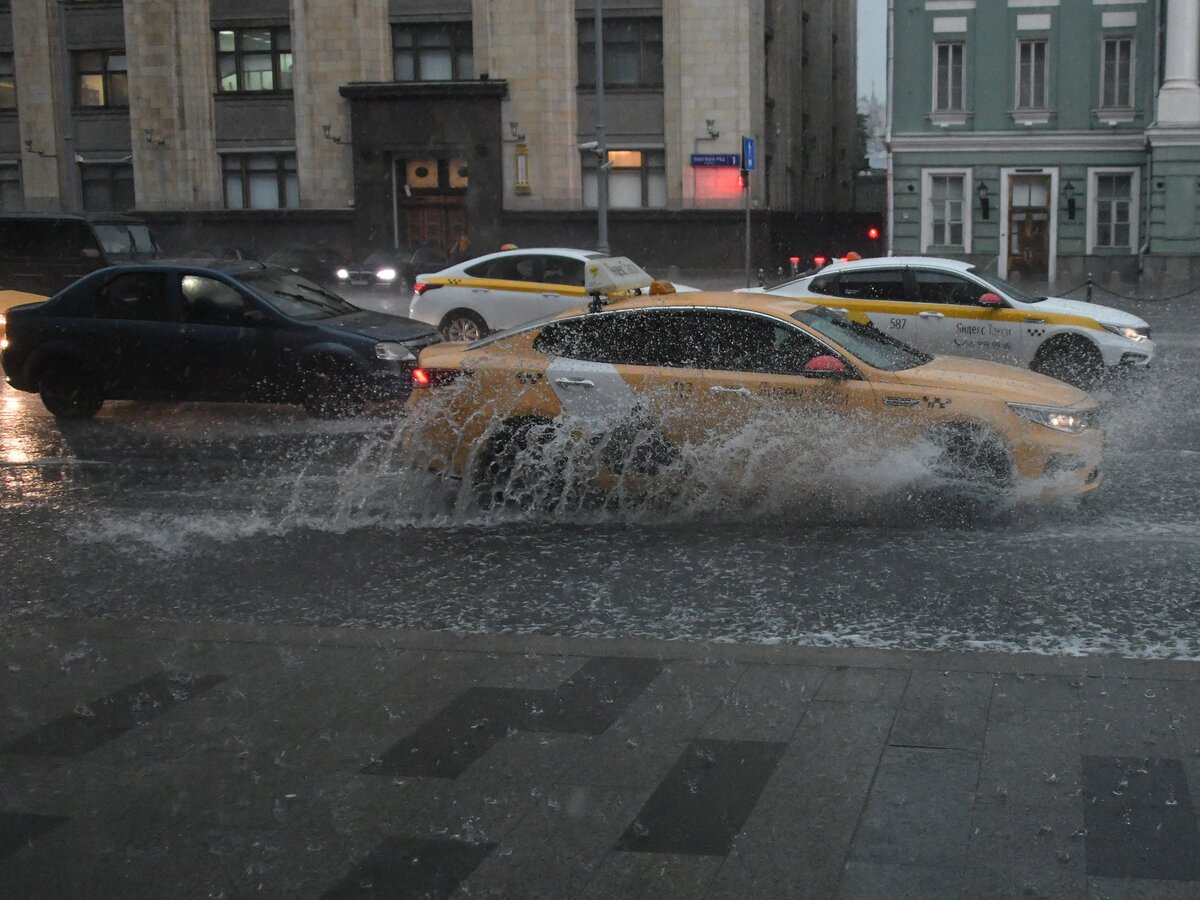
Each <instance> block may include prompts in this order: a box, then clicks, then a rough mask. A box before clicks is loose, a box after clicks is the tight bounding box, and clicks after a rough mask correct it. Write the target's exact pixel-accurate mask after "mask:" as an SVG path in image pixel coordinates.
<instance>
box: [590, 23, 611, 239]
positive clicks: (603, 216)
mask: <svg viewBox="0 0 1200 900" xmlns="http://www.w3.org/2000/svg"><path fill="white" fill-rule="evenodd" d="M593 21H594V23H595V24H594V27H595V29H596V251H597V252H598V253H602V254H604V255H605V256H608V253H609V250H608V168H607V165H608V139H607V137H606V135H605V130H606V129H605V124H604V2H603V0H596V10H595V18H594V20H593Z"/></svg>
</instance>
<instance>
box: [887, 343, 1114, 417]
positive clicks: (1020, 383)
mask: <svg viewBox="0 0 1200 900" xmlns="http://www.w3.org/2000/svg"><path fill="white" fill-rule="evenodd" d="M888 375H889V376H890V377H891V378H892V379H893V380H894V381H896V382H898V383H900V384H906V385H910V386H912V387H922V388H931V389H936V388H943V389H946V390H954V391H969V392H971V393H976V394H989V395H991V396H993V397H995V398H996V399H998V400H1003V401H1005V402H1006V403H1038V404H1041V405H1043V406H1061V407H1092V406H1095V405H1096V404H1095V401H1094V400H1092V398H1091V397H1089V396H1088V395H1087V394H1086V393H1084V392H1083V391H1081V390H1079V388H1076V387H1072V386H1071V385H1069V384H1066V383H1065V382H1062V381H1058V380H1057V379H1055V378H1050V377H1049V376H1047V375H1039V374H1038V373H1037V372H1030V371H1029V370H1028V369H1018V368H1017V367H1016V366H1006V365H1002V364H1001V363H991V362H983V361H981V360H978V359H964V358H962V357H959V356H935V357H934V358H933V361H932V362H928V363H926V364H925V365H923V366H917V367H916V368H915V369H903V370H901V371H899V372H889V373H888Z"/></svg>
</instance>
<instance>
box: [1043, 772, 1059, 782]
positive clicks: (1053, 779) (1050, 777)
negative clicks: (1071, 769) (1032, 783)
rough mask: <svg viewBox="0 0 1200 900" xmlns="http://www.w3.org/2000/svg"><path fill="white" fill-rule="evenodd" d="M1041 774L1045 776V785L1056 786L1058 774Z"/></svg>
mask: <svg viewBox="0 0 1200 900" xmlns="http://www.w3.org/2000/svg"><path fill="white" fill-rule="evenodd" d="M1042 774H1043V775H1045V776H1046V784H1058V773H1057V772H1050V773H1048V774H1047V773H1046V772H1043V773H1042Z"/></svg>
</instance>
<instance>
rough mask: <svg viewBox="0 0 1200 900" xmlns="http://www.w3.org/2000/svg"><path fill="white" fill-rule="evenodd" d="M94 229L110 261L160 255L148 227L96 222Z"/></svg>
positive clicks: (151, 257)
mask: <svg viewBox="0 0 1200 900" xmlns="http://www.w3.org/2000/svg"><path fill="white" fill-rule="evenodd" d="M94 227H95V229H96V237H98V238H99V239H100V246H102V247H103V248H104V253H105V255H106V256H107V257H108V258H109V259H110V260H113V259H153V258H154V257H156V256H161V255H162V251H161V250H160V249H159V246H158V244H157V243H156V242H155V240H154V235H153V234H151V232H150V227H149V226H148V225H138V224H127V223H124V222H97V223H96V225H95V226H94Z"/></svg>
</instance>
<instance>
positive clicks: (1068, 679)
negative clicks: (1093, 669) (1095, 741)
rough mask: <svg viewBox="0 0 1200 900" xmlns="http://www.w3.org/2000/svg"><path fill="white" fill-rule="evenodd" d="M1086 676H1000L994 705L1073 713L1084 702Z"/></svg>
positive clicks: (994, 695)
mask: <svg viewBox="0 0 1200 900" xmlns="http://www.w3.org/2000/svg"><path fill="white" fill-rule="evenodd" d="M1089 680H1091V681H1097V682H1098V681H1100V680H1101V679H1098V678H1093V679H1088V678H1087V677H1086V676H1075V675H1010V674H1005V675H997V676H995V677H994V678H993V682H994V684H995V691H994V692H993V694H992V703H993V704H994V706H995V707H996V709H997V710H1001V709H1017V710H1026V709H1052V710H1073V709H1075V708H1077V707H1078V706H1080V705H1081V704H1082V703H1084V702H1085V699H1086V694H1085V693H1084V687H1085V685H1086V684H1087V683H1088V681H1089Z"/></svg>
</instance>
